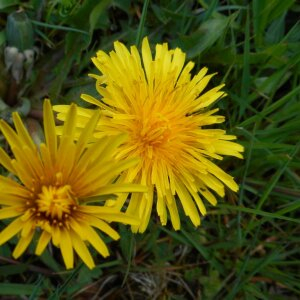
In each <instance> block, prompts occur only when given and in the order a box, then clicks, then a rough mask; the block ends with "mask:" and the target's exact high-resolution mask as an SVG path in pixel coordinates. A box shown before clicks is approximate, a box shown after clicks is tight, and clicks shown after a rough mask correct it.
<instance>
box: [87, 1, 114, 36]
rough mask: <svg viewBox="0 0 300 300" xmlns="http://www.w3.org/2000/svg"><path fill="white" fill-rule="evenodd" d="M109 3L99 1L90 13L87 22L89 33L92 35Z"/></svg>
mask: <svg viewBox="0 0 300 300" xmlns="http://www.w3.org/2000/svg"><path fill="white" fill-rule="evenodd" d="M110 3H111V0H102V1H100V2H99V3H98V4H97V5H96V6H95V7H94V8H93V10H92V11H91V14H90V17H89V21H90V29H89V31H90V33H93V31H94V29H95V27H96V24H97V22H98V21H99V19H100V18H101V16H102V14H103V13H104V12H105V10H106V8H107V6H108V5H109V4H110Z"/></svg>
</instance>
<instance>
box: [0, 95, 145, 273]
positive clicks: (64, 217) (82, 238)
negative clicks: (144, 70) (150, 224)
mask: <svg viewBox="0 0 300 300" xmlns="http://www.w3.org/2000/svg"><path fill="white" fill-rule="evenodd" d="M76 117H77V107H76V105H74V104H72V105H71V106H70V109H69V111H68V113H67V115H66V121H65V123H64V126H63V133H62V136H61V137H60V138H59V139H58V138H57V136H56V132H55V123H54V117H53V112H52V108H51V104H50V101H49V100H46V101H45V102H44V131H45V143H42V144H40V145H39V147H38V146H37V145H35V144H34V142H33V140H32V138H31V137H30V135H29V133H28V131H27V130H26V128H25V127H24V125H23V123H22V121H21V119H20V116H19V115H18V114H17V113H14V114H13V121H14V125H15V130H14V129H12V128H11V127H10V126H9V125H8V124H7V123H6V122H5V121H3V120H1V121H0V129H1V131H2V133H3V135H4V136H5V138H6V139H7V141H8V143H9V145H10V147H11V151H12V153H13V155H14V159H11V158H10V157H9V156H8V154H7V153H6V152H5V151H4V150H3V149H2V148H0V163H1V164H2V166H4V167H5V168H6V169H7V170H8V171H9V172H10V173H11V174H12V176H13V178H10V177H4V176H0V204H1V206H2V207H1V208H0V219H8V218H14V219H13V220H12V221H11V222H10V224H9V225H8V226H7V227H6V228H5V229H4V230H3V231H2V232H1V233H0V245H2V244H3V243H5V242H6V241H8V240H9V239H11V238H12V237H13V236H15V235H17V234H18V236H19V240H18V242H17V245H16V247H15V249H14V251H13V257H14V258H18V257H19V256H20V255H21V254H22V253H23V252H24V251H25V250H26V249H27V247H28V246H29V244H30V243H31V242H32V240H33V238H34V235H35V236H36V237H37V246H36V249H35V253H36V254H37V255H41V254H42V252H43V251H44V250H45V248H46V246H47V245H48V243H49V242H50V241H51V240H52V243H53V245H54V246H56V247H59V248H60V251H61V254H62V258H63V260H64V263H65V265H66V268H68V269H69V268H72V267H73V264H74V250H75V252H76V253H77V254H78V256H79V257H80V258H81V259H82V260H83V262H84V263H85V264H86V265H87V266H88V267H89V268H93V267H94V261H93V258H92V256H91V254H90V252H89V250H88V247H87V244H86V243H89V244H90V245H92V246H93V247H94V248H95V249H96V250H97V252H99V253H100V254H101V255H102V256H104V257H106V256H108V255H109V252H108V248H107V246H106V244H105V243H104V241H103V240H102V238H101V237H100V236H99V234H98V231H102V232H104V233H106V234H107V235H109V236H110V237H111V238H112V239H118V238H119V234H118V233H117V232H116V231H115V230H114V229H113V228H112V227H111V226H110V225H109V224H108V222H111V221H116V222H121V223H126V224H131V225H135V226H136V225H138V224H139V220H138V219H137V218H136V217H132V216H129V215H128V214H125V213H121V212H120V211H117V210H116V209H115V208H111V207H107V206H103V205H102V206H100V205H99V199H100V200H101V198H100V197H101V196H103V195H108V194H114V193H122V192H126V193H128V192H143V191H145V190H146V187H142V186H141V185H136V184H125V183H114V182H115V179H116V177H117V176H118V174H119V173H120V172H122V171H124V170H126V169H128V168H131V167H134V166H135V165H136V164H137V163H138V159H136V158H132V157H130V158H129V159H127V160H122V161H119V160H117V159H115V157H114V155H115V153H116V151H117V147H118V145H119V144H121V143H124V141H125V139H124V135H121V136H120V135H119V136H117V135H116V136H114V137H111V138H110V137H108V138H106V139H99V140H97V142H95V143H94V144H93V145H88V143H89V140H91V138H92V134H93V131H94V128H95V126H96V124H97V122H98V119H99V111H95V112H94V113H93V115H92V116H91V118H90V120H89V122H88V123H87V124H86V126H85V128H84V131H82V133H81V134H80V135H79V137H78V140H77V141H75V140H74V134H75V123H76ZM89 203H94V204H95V205H88V204H89ZM100 203H101V202H100ZM102 203H103V201H102Z"/></svg>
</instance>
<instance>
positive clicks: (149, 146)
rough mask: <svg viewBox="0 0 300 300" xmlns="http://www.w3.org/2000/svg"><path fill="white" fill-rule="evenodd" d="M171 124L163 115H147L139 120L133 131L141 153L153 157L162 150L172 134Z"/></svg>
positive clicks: (134, 142)
mask: <svg viewBox="0 0 300 300" xmlns="http://www.w3.org/2000/svg"><path fill="white" fill-rule="evenodd" d="M171 133H172V132H171V129H170V124H169V121H168V120H167V119H165V118H164V117H163V116H162V115H160V114H156V115H155V116H151V115H150V116H146V117H145V118H143V119H142V120H139V121H137V123H136V124H135V128H134V132H133V139H132V141H133V144H134V145H136V146H137V148H138V151H139V153H140V154H141V155H145V156H147V157H149V158H152V156H153V154H155V153H157V152H159V151H161V149H162V148H164V146H165V145H166V143H167V142H168V141H169V139H170V136H171Z"/></svg>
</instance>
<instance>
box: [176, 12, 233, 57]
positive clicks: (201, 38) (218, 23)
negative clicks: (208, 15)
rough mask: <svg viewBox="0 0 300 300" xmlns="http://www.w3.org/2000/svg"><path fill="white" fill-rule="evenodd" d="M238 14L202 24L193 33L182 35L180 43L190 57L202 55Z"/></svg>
mask: <svg viewBox="0 0 300 300" xmlns="http://www.w3.org/2000/svg"><path fill="white" fill-rule="evenodd" d="M235 16H236V14H232V15H231V16H230V17H219V18H217V19H210V20H208V21H206V22H204V23H202V24H201V25H200V27H199V28H198V30H196V31H195V32H193V33H192V34H190V35H188V36H186V35H180V36H179V41H178V45H179V47H180V48H182V49H183V50H184V51H185V52H187V55H188V57H189V58H193V57H195V56H197V55H200V54H201V53H202V52H204V51H206V50H208V49H209V48H210V47H212V45H213V44H214V43H215V42H216V41H217V40H218V39H219V38H220V37H221V36H222V35H223V34H224V32H225V30H226V28H227V27H228V25H229V24H230V22H231V21H232V20H233V19H234V18H235Z"/></svg>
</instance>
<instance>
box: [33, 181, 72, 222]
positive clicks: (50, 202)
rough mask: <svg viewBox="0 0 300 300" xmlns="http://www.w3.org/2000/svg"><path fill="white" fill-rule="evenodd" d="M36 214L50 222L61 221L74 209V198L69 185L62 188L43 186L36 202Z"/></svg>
mask: <svg viewBox="0 0 300 300" xmlns="http://www.w3.org/2000/svg"><path fill="white" fill-rule="evenodd" d="M36 204H37V214H40V215H41V214H42V215H44V217H46V218H47V219H50V220H58V221H61V220H62V219H63V218H66V217H68V216H69V215H70V214H71V211H72V210H74V208H75V209H76V206H77V205H76V198H75V197H74V194H73V193H72V191H71V187H70V186H69V185H65V186H62V187H53V186H43V187H42V192H41V193H40V194H39V195H38V199H37V200H36Z"/></svg>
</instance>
